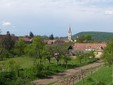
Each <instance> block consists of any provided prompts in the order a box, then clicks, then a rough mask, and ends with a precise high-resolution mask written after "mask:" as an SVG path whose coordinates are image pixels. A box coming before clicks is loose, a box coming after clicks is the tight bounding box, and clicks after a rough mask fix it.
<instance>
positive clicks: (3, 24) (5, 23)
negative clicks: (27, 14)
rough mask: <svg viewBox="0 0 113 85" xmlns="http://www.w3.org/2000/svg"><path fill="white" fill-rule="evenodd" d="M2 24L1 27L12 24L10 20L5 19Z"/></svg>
mask: <svg viewBox="0 0 113 85" xmlns="http://www.w3.org/2000/svg"><path fill="white" fill-rule="evenodd" d="M2 26H3V27H10V26H12V24H11V22H8V21H5V22H3V23H2Z"/></svg>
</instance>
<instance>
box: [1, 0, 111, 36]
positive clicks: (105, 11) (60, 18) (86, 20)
mask: <svg viewBox="0 0 113 85" xmlns="http://www.w3.org/2000/svg"><path fill="white" fill-rule="evenodd" d="M69 26H70V27H71V28H72V33H73V34H76V33H78V32H82V31H102V32H113V0H0V29H1V34H5V33H6V32H7V31H10V33H11V34H15V35H18V36H20V35H22V36H24V35H29V32H30V31H31V32H33V34H34V35H47V36H49V35H51V34H53V35H54V36H60V37H61V36H67V32H68V28H69Z"/></svg>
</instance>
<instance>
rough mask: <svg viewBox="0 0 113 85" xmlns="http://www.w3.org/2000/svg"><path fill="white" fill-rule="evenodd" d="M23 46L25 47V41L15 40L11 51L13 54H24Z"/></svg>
mask: <svg viewBox="0 0 113 85" xmlns="http://www.w3.org/2000/svg"><path fill="white" fill-rule="evenodd" d="M25 48H26V44H25V42H23V41H22V40H19V41H18V42H16V44H15V46H14V49H13V52H14V54H15V55H18V56H22V55H24V54H25Z"/></svg>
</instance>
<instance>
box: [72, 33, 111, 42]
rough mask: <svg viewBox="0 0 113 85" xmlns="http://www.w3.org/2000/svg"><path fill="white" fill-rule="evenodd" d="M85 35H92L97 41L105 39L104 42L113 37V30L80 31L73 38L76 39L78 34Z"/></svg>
mask: <svg viewBox="0 0 113 85" xmlns="http://www.w3.org/2000/svg"><path fill="white" fill-rule="evenodd" d="M83 35H91V36H92V37H93V39H95V40H97V41H103V42H104V41H107V40H109V39H110V38H111V37H113V33H112V32H80V33H77V34H75V35H73V37H72V38H73V39H76V37H77V36H83Z"/></svg>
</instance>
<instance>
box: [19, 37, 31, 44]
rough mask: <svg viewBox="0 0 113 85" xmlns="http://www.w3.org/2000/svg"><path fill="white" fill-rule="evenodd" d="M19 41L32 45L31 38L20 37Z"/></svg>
mask: <svg viewBox="0 0 113 85" xmlns="http://www.w3.org/2000/svg"><path fill="white" fill-rule="evenodd" d="M19 39H20V40H22V41H23V42H25V43H32V40H33V39H32V38H31V37H20V38H19Z"/></svg>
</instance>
